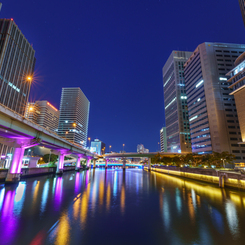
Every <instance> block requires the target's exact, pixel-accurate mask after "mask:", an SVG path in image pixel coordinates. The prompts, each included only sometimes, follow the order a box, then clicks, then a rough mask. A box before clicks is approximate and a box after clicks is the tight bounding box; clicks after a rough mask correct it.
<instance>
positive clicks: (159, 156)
mask: <svg viewBox="0 0 245 245" xmlns="http://www.w3.org/2000/svg"><path fill="white" fill-rule="evenodd" d="M160 161H161V155H160V154H159V153H157V154H156V155H155V156H154V157H153V158H152V159H151V162H152V163H154V164H156V163H160Z"/></svg>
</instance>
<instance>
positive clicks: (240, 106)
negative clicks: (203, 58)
mask: <svg viewBox="0 0 245 245" xmlns="http://www.w3.org/2000/svg"><path fill="white" fill-rule="evenodd" d="M234 65H235V67H234V68H233V69H232V70H231V71H230V72H228V74H227V76H229V79H228V81H227V83H229V84H231V85H230V87H229V88H231V89H233V91H232V92H231V93H230V94H232V95H234V97H235V102H236V108H237V114H238V119H239V125H240V130H241V136H242V142H243V143H244V144H245V52H244V53H243V54H241V55H240V56H239V57H238V58H237V59H236V61H235V64H234ZM241 147H242V145H241ZM244 147H245V145H244ZM244 150H245V149H244Z"/></svg>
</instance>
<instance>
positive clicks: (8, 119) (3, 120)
mask: <svg viewBox="0 0 245 245" xmlns="http://www.w3.org/2000/svg"><path fill="white" fill-rule="evenodd" d="M0 143H2V144H4V145H7V146H10V147H13V149H14V150H13V156H12V161H11V163H10V167H9V170H8V174H7V177H6V182H15V181H19V179H20V174H21V166H22V159H23V156H24V151H25V149H27V148H30V147H32V146H36V145H39V146H44V147H46V148H49V149H51V150H52V152H53V153H54V154H57V155H58V156H59V160H58V164H57V171H56V173H57V174H62V173H63V168H64V157H65V156H66V155H70V154H72V155H73V156H75V157H76V159H77V161H76V169H77V170H78V169H80V167H81V166H80V162H81V159H87V160H88V164H89V165H90V164H91V160H92V159H97V158H98V155H97V154H95V153H91V152H90V151H89V150H87V149H85V148H83V147H82V146H81V145H79V144H76V143H73V142H71V141H68V140H67V139H65V138H63V137H60V136H58V135H57V134H56V133H55V132H53V131H51V130H48V129H46V128H44V127H42V126H40V125H38V124H36V123H34V122H32V121H31V120H29V119H27V118H25V117H24V116H22V115H20V114H18V113H16V112H15V111H12V110H10V109H9V108H7V107H5V106H3V105H0Z"/></svg>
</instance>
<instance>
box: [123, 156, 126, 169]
mask: <svg viewBox="0 0 245 245" xmlns="http://www.w3.org/2000/svg"><path fill="white" fill-rule="evenodd" d="M125 169H126V158H125V157H124V158H123V170H124V171H125Z"/></svg>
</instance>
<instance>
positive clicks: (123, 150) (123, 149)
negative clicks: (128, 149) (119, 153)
mask: <svg viewBox="0 0 245 245" xmlns="http://www.w3.org/2000/svg"><path fill="white" fill-rule="evenodd" d="M124 146H125V144H123V152H124Z"/></svg>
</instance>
